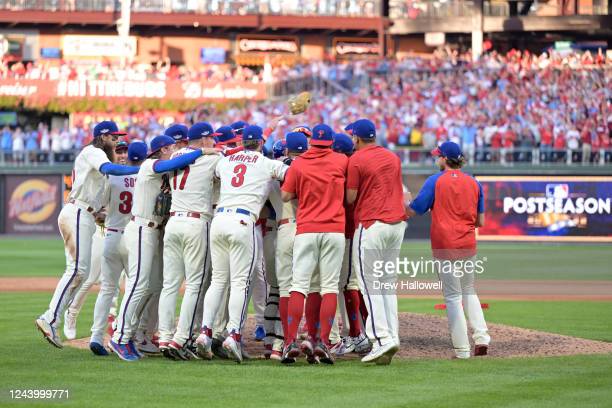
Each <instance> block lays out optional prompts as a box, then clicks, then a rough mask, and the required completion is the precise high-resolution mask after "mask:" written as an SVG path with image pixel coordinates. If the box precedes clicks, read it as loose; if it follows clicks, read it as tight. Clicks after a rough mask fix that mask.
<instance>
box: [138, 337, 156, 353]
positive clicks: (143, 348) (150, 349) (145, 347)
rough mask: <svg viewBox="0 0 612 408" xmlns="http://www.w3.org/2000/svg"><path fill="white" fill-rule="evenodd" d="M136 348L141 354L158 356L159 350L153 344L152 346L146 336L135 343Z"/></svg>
mask: <svg viewBox="0 0 612 408" xmlns="http://www.w3.org/2000/svg"><path fill="white" fill-rule="evenodd" d="M136 348H137V349H138V351H140V352H141V353H145V354H159V348H158V347H157V346H156V345H155V344H153V342H152V341H151V339H149V338H148V337H147V336H144V338H143V339H142V340H141V341H138V342H136Z"/></svg>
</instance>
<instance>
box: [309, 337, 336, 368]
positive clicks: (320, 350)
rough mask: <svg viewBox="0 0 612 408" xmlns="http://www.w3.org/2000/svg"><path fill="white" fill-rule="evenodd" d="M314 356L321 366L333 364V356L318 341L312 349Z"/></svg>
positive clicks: (323, 344)
mask: <svg viewBox="0 0 612 408" xmlns="http://www.w3.org/2000/svg"><path fill="white" fill-rule="evenodd" d="M314 354H315V356H316V357H318V359H319V361H320V362H321V363H323V364H334V356H333V355H332V354H331V353H330V351H329V348H328V347H327V346H326V345H325V343H323V342H322V341H319V342H318V343H317V346H316V347H315V349H314Z"/></svg>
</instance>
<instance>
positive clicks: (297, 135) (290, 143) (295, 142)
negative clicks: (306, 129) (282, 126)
mask: <svg viewBox="0 0 612 408" xmlns="http://www.w3.org/2000/svg"><path fill="white" fill-rule="evenodd" d="M285 138H286V140H287V150H289V151H291V152H305V151H306V150H308V138H307V137H306V135H305V134H303V133H302V132H289V133H287V134H286V135H285Z"/></svg>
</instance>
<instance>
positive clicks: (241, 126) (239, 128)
mask: <svg viewBox="0 0 612 408" xmlns="http://www.w3.org/2000/svg"><path fill="white" fill-rule="evenodd" d="M231 126H232V129H234V132H235V133H236V134H237V135H241V134H242V133H243V132H244V130H245V129H246V128H247V126H249V124H248V123H246V122H245V121H244V120H239V121H238V122H234V123H232V124H231Z"/></svg>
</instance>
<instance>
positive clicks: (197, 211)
mask: <svg viewBox="0 0 612 408" xmlns="http://www.w3.org/2000/svg"><path fill="white" fill-rule="evenodd" d="M215 136H217V134H216V133H215V132H214V130H213V128H212V126H211V125H210V124H208V123H206V122H200V123H196V124H195V125H193V126H192V127H191V128H190V129H189V145H188V146H187V147H184V148H182V149H180V150H178V151H176V152H175V153H174V154H173V156H172V157H173V158H174V157H179V156H181V155H184V154H187V153H190V152H192V151H193V150H194V149H200V148H211V149H212V147H213V145H214V140H213V137H215ZM219 159H221V156H220V155H214V156H213V155H206V156H202V157H200V158H198V159H197V160H196V161H195V162H194V163H193V164H191V165H189V166H187V167H185V168H184V169H182V170H175V171H174V174H173V176H172V177H171V180H170V186H171V188H172V207H171V208H170V219H169V220H168V223H167V224H166V228H165V233H164V270H163V276H164V280H163V289H162V291H161V295H160V299H159V344H160V347H161V348H162V349H164V356H165V357H167V358H170V359H173V360H187V359H188V358H189V357H190V353H189V351H188V349H187V342H188V341H190V340H191V334H192V331H193V324H194V319H195V313H196V309H197V306H198V302H199V301H200V292H201V288H202V286H203V284H204V278H205V276H204V274H205V265H206V264H207V256H208V254H209V248H208V240H209V233H210V220H211V218H212V189H213V176H214V171H215V167H216V165H217V162H218V161H219ZM183 280H185V294H184V296H183V301H182V303H181V311H180V315H179V321H178V325H177V326H175V321H174V319H175V315H174V312H175V308H176V299H177V296H178V292H179V289H180V286H181V283H182V282H183ZM175 329H176V332H175Z"/></svg>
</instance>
